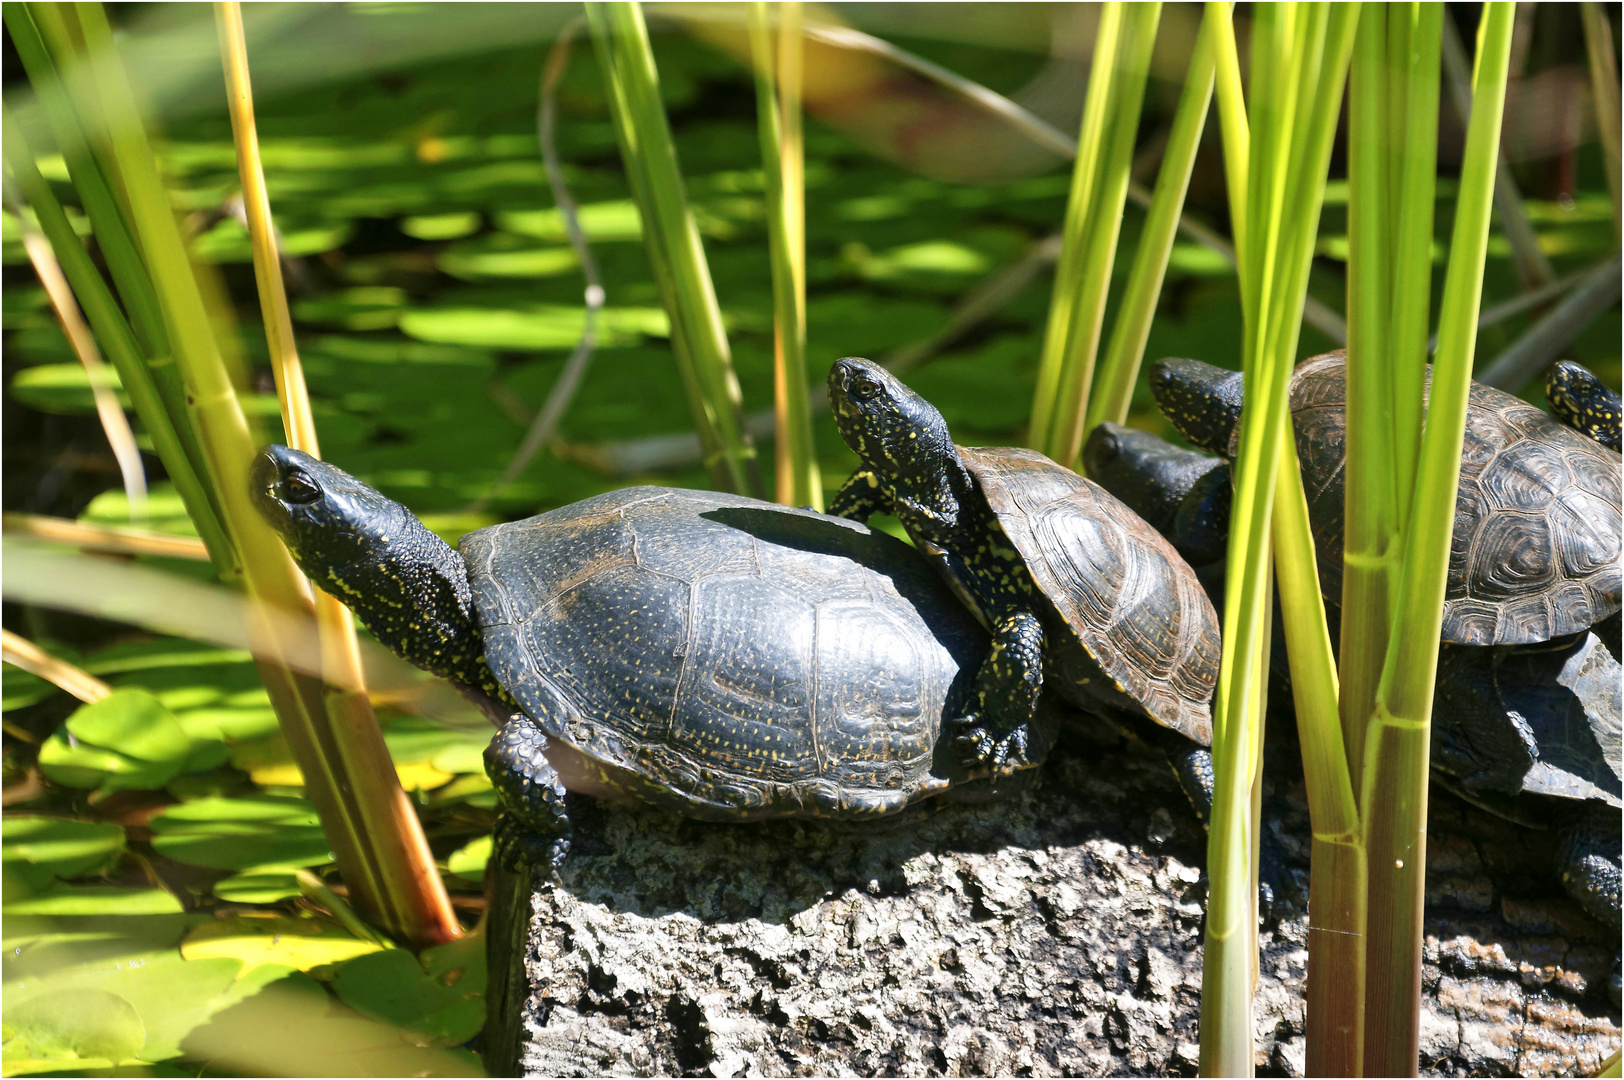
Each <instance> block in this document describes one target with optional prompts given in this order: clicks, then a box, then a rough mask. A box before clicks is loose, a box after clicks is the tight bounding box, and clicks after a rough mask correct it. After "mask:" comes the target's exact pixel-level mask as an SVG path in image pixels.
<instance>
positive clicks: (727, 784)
mask: <svg viewBox="0 0 1624 1080" xmlns="http://www.w3.org/2000/svg"><path fill="white" fill-rule="evenodd" d="M460 550H461V552H462V556H463V559H464V561H465V562H466V563H467V566H468V578H469V583H470V585H471V587H472V591H473V599H474V605H475V608H476V610H477V613H478V617H479V621H480V625H481V626H482V628H483V630H484V635H485V655H486V659H487V661H488V662H489V664H490V667H491V670H492V671H493V672H494V673H495V675H496V677H497V678H498V679H499V680H500V681H501V683H502V685H503V686H505V687H506V688H507V690H508V691H509V692H510V693H511V694H512V696H513V698H514V699H515V700H516V701H517V702H518V703H519V704H520V705H521V706H523V708H524V710H525V711H526V712H527V713H528V714H529V715H530V716H531V717H532V718H533V719H534V720H535V721H536V723H537V725H538V726H539V727H540V728H541V729H542V730H543V731H544V732H546V734H547V735H548V736H549V737H550V738H552V739H553V740H556V742H557V743H559V744H562V748H563V751H564V753H562V754H561V755H560V756H561V757H566V758H569V762H568V764H567V767H566V765H561V764H560V762H559V760H557V759H555V760H554V765H555V767H558V768H559V771H560V772H561V773H563V774H564V776H565V782H566V784H567V785H569V786H570V787H571V788H572V789H574V790H582V791H587V792H595V793H598V794H610V795H628V794H629V795H632V796H635V797H638V798H641V799H644V800H646V801H652V802H655V803H657V804H662V805H674V806H675V807H676V808H677V809H680V811H681V812H682V813H683V814H685V815H686V816H690V817H700V818H710V819H715V820H752V819H757V818H765V817H772V816H778V815H784V814H802V815H812V816H830V817H854V816H862V815H865V814H874V813H885V812H889V811H892V810H896V809H899V808H901V807H902V806H905V805H907V804H908V803H909V802H912V801H915V800H917V799H919V798H923V797H925V796H927V795H930V794H935V793H937V792H940V791H941V790H943V789H944V788H945V787H946V786H947V784H948V778H947V776H946V774H945V773H944V774H942V775H937V774H935V773H933V771H932V769H933V764H934V761H935V755H936V750H937V742H938V736H939V734H940V730H941V720H942V717H943V715H944V713H946V714H949V715H952V714H956V713H957V712H958V711H962V709H963V707H964V704H963V703H964V698H965V694H966V693H967V687H968V684H969V682H970V679H971V678H972V677H973V675H974V672H975V669H976V666H977V664H978V663H979V661H980V658H981V657H982V656H984V655H985V653H986V649H987V647H988V646H987V638H986V635H985V633H984V632H983V631H982V630H981V629H980V627H979V626H978V625H977V624H976V623H975V622H974V620H973V618H972V617H971V616H970V615H969V614H968V613H967V612H965V611H964V610H962V608H961V606H960V605H959V604H956V603H954V602H953V600H952V598H951V596H949V595H948V594H946V592H945V591H944V590H943V589H942V588H941V585H940V583H939V582H938V581H937V580H936V579H935V577H934V575H933V574H932V572H931V571H930V569H929V567H928V566H927V565H926V564H925V563H924V562H923V561H922V560H921V559H920V558H919V557H918V555H917V554H916V553H914V552H913V551H912V550H911V549H909V548H908V547H907V546H906V545H905V544H903V543H901V542H900V541H897V540H895V539H893V538H892V537H889V536H886V535H884V534H883V533H876V532H871V531H870V530H869V529H867V528H866V527H864V526H860V525H857V524H856V523H854V522H850V521H844V520H841V519H837V518H830V517H826V516H824V515H822V514H815V513H811V512H809V511H802V510H794V509H790V508H787V507H783V506H778V505H775V504H772V503H765V502H761V501H759V500H755V499H748V498H742V497H736V496H730V495H725V494H717V493H714V492H698V491H680V490H672V489H666V488H654V487H636V488H627V489H623V490H620V491H614V492H610V493H608V494H605V495H600V496H598V497H596V498H592V499H587V500H585V501H584V502H580V503H575V504H573V505H570V506H567V507H563V508H561V509H558V510H554V511H552V512H550V513H546V514H542V515H540V516H538V517H533V518H530V519H528V520H525V521H517V522H511V523H508V524H504V525H496V526H493V527H491V528H487V529H481V530H479V531H477V532H474V533H471V534H470V535H468V536H466V537H464V538H463V540H462V544H461V549H460ZM961 672H963V673H965V674H964V675H963V677H962V678H961ZM555 749H557V747H555ZM571 750H573V751H574V752H575V753H574V754H573V755H571V754H569V753H568V751H571ZM549 757H550V758H551V757H554V750H551V749H550V750H549ZM583 774H584V775H583Z"/></svg>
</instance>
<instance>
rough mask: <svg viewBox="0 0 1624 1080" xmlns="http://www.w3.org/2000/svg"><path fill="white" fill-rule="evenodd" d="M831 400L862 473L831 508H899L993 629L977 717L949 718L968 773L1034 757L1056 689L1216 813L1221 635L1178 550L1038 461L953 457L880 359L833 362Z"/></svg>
mask: <svg viewBox="0 0 1624 1080" xmlns="http://www.w3.org/2000/svg"><path fill="white" fill-rule="evenodd" d="M829 401H830V404H831V406H832V407H833V412H834V416H835V421H836V424H837V426H838V427H839V429H840V434H841V436H842V437H843V438H844V439H845V441H846V443H847V445H848V446H850V447H851V449H852V450H853V451H854V452H855V453H856V454H857V456H858V458H859V459H860V461H861V464H860V466H859V468H858V469H857V470H856V471H855V472H854V473H853V474H852V475H851V477H850V478H849V479H848V480H847V481H846V483H845V485H844V486H843V487H841V489H840V490H839V492H838V493H837V494H836V495H835V497H834V499H833V500H832V501H831V502H830V504H829V512H830V513H831V514H836V515H839V516H842V517H848V518H852V519H854V520H857V521H862V522H866V521H867V520H868V519H869V518H870V516H871V515H873V514H875V513H890V514H894V515H895V516H896V517H897V518H898V519H900V521H901V523H902V525H903V527H904V528H905V529H906V530H907V532H908V535H909V537H910V538H911V539H912V540H913V541H914V543H915V544H916V545H917V546H918V547H919V549H920V550H921V551H923V552H925V553H926V555H928V556H929V557H930V559H931V561H932V563H933V565H934V566H935V567H936V568H937V570H938V571H939V572H940V573H941V574H942V575H943V577H944V578H945V580H946V581H947V583H948V584H949V586H951V587H952V589H953V591H954V593H955V594H956V595H957V596H958V597H959V598H960V599H961V600H962V601H963V602H964V604H965V606H966V607H967V608H969V609H970V610H971V611H972V612H974V613H975V615H976V616H977V618H978V619H980V620H981V622H982V623H983V624H984V625H985V626H986V627H987V628H988V629H989V631H990V632H991V634H992V645H991V649H990V651H989V652H988V654H987V657H986V659H985V660H984V661H983V662H982V664H981V666H980V668H979V670H978V672H977V674H976V679H975V688H974V691H973V693H972V698H971V702H970V709H969V710H968V711H967V712H965V713H963V714H961V715H959V716H955V717H953V718H952V719H951V721H950V727H951V730H952V732H953V733H954V734H955V735H956V736H957V740H956V745H958V747H959V748H960V752H961V754H962V757H963V764H964V766H965V767H966V768H968V769H971V770H976V769H986V768H992V769H999V768H1006V767H1009V765H1010V763H1012V762H1014V763H1023V762H1027V761H1030V760H1031V759H1032V758H1033V757H1034V754H1035V746H1034V742H1033V739H1032V737H1031V735H1030V726H1031V724H1032V717H1033V715H1034V709H1035V707H1036V703H1037V701H1038V700H1039V695H1040V693H1042V692H1044V691H1045V690H1052V691H1053V692H1054V693H1055V694H1056V695H1057V696H1058V697H1060V698H1061V699H1063V700H1065V701H1067V702H1069V703H1070V704H1071V705H1073V706H1075V707H1077V708H1079V709H1081V710H1083V711H1085V712H1089V713H1093V714H1095V715H1099V716H1102V717H1105V718H1107V719H1110V720H1113V721H1116V722H1118V723H1119V724H1120V725H1121V726H1123V727H1124V728H1125V729H1126V730H1128V731H1129V732H1130V733H1131V734H1132V733H1137V734H1145V735H1148V736H1149V737H1150V739H1151V741H1154V742H1156V743H1158V744H1159V745H1160V746H1161V747H1162V748H1163V749H1164V750H1165V751H1166V752H1167V754H1168V756H1169V759H1170V761H1171V762H1172V764H1173V768H1174V772H1175V773H1176V774H1177V775H1178V777H1179V781H1180V783H1181V785H1182V786H1183V788H1184V790H1185V792H1186V793H1187V794H1188V795H1189V796H1190V799H1191V801H1192V803H1193V804H1194V806H1195V808H1196V810H1197V813H1198V814H1199V815H1200V816H1201V817H1202V818H1203V819H1205V818H1206V816H1207V814H1208V813H1209V812H1210V808H1211V804H1212V760H1211V754H1210V751H1209V750H1208V747H1210V746H1211V744H1212V711H1211V702H1212V695H1213V690H1214V687H1215V686H1216V684H1217V678H1218V660H1219V654H1220V641H1219V628H1218V620H1217V616H1216V614H1215V613H1214V611H1213V607H1212V603H1211V602H1210V601H1209V600H1208V599H1207V596H1206V594H1205V593H1204V592H1203V590H1202V588H1201V584H1200V582H1199V581H1197V580H1196V578H1195V575H1194V573H1193V572H1192V571H1191V569H1190V567H1189V565H1188V564H1187V563H1185V561H1184V560H1183V559H1182V558H1180V557H1179V555H1178V553H1177V552H1176V551H1174V550H1173V548H1172V546H1171V545H1170V544H1168V542H1167V541H1166V540H1164V539H1163V538H1162V537H1161V536H1160V535H1159V534H1158V533H1157V532H1156V531H1155V530H1154V529H1152V528H1151V527H1150V526H1149V525H1147V524H1146V523H1145V521H1144V520H1143V519H1142V518H1140V517H1139V516H1138V515H1137V514H1135V513H1133V512H1132V511H1131V510H1129V509H1128V508H1127V507H1126V506H1125V505H1123V504H1122V502H1121V501H1119V500H1118V499H1116V498H1115V497H1113V496H1112V495H1111V494H1110V493H1109V492H1107V491H1106V490H1105V489H1104V488H1102V487H1100V486H1099V485H1098V484H1095V483H1093V482H1091V481H1089V480H1086V479H1084V478H1083V477H1080V476H1078V475H1077V474H1076V473H1075V472H1073V471H1071V470H1070V469H1066V468H1063V467H1062V466H1060V465H1058V464H1056V463H1055V462H1053V461H1051V460H1049V459H1048V458H1046V457H1044V456H1043V455H1042V454H1039V453H1036V452H1035V451H1031V450H1025V449H1019V448H1011V447H980V448H972V447H963V446H955V445H954V443H953V441H952V438H951V437H950V436H949V433H948V429H947V424H946V422H945V421H944V420H943V419H942V415H941V413H939V412H938V411H937V410H936V409H935V408H934V407H932V406H931V405H930V403H929V402H927V401H925V400H924V399H923V398H921V397H920V396H919V395H917V394H915V393H914V392H913V391H911V390H909V389H908V388H907V387H906V386H904V385H903V384H902V383H901V382H900V381H899V380H898V379H897V378H896V377H895V376H893V375H892V374H891V373H889V372H888V371H886V370H885V369H884V368H882V367H880V366H879V365H878V364H875V363H873V362H871V361H869V360H865V359H863V358H861V357H846V358H843V359H841V360H838V361H836V362H835V364H834V365H833V367H832V368H831V370H830V372H829ZM1144 720H1149V721H1152V723H1151V724H1150V725H1148V726H1147V725H1144V724H1143V723H1142V721H1144Z"/></svg>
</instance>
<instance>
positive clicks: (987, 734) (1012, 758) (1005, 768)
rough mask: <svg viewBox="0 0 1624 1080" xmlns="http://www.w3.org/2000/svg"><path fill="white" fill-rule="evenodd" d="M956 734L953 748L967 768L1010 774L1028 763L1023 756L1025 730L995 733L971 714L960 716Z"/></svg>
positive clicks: (1026, 757)
mask: <svg viewBox="0 0 1624 1080" xmlns="http://www.w3.org/2000/svg"><path fill="white" fill-rule="evenodd" d="M954 727H955V729H956V734H955V735H954V738H953V746H954V749H955V750H957V751H958V754H959V760H960V761H961V762H962V763H963V764H964V766H965V767H966V768H967V769H970V770H972V771H975V772H983V771H985V770H988V769H990V770H991V771H992V772H994V773H1006V772H1013V771H1015V770H1017V769H1024V768H1026V767H1027V766H1028V765H1030V764H1031V760H1030V759H1029V758H1028V756H1027V737H1026V727H1025V726H1024V725H1023V726H1021V727H1018V728H1016V729H1015V730H1014V731H1010V732H1005V733H1002V734H1000V733H998V732H996V731H994V730H992V729H990V728H989V727H988V726H987V725H985V724H983V723H982V722H981V718H980V717H979V716H976V715H975V714H973V713H972V714H970V715H968V716H963V717H960V718H959V719H958V720H957V721H955V723H954Z"/></svg>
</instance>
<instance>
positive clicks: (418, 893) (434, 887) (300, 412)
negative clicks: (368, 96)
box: [215, 3, 462, 941]
mask: <svg viewBox="0 0 1624 1080" xmlns="http://www.w3.org/2000/svg"><path fill="white" fill-rule="evenodd" d="M215 19H216V23H217V24H218V27H219V33H220V51H221V59H222V61H223V63H224V66H225V71H226V92H227V99H228V101H229V104H230V112H231V127H232V134H233V135H234V137H235V141H236V147H237V168H238V173H239V175H240V176H241V178H242V188H243V209H244V211H245V216H246V217H247V220H248V234H249V239H250V242H251V244H252V247H253V258H254V279H255V281H256V283H257V285H258V288H259V301H260V310H261V313H262V316H263V318H264V322H265V339H266V342H267V344H268V345H269V348H270V354H271V370H272V371H273V372H274V377H275V380H276V390H277V397H278V399H279V400H280V402H281V408H282V425H283V428H284V429H285V431H286V433H287V440H288V445H289V446H292V447H294V448H295V449H298V450H303V451H304V452H305V453H307V454H310V455H312V456H317V457H319V456H320V449H319V448H318V445H317V440H316V425H315V418H314V416H313V415H312V413H311V410H310V396H309V393H308V392H307V390H306V388H305V381H304V374H303V369H302V368H301V366H300V364H299V351H298V348H297V345H296V343H295V341H294V337H293V316H292V313H291V312H290V310H289V308H288V298H287V292H286V290H285V288H284V287H283V284H282V264H281V259H280V257H279V253H278V251H277V246H276V229H275V227H274V225H273V224H272V221H271V204H270V199H269V197H268V195H267V194H266V190H265V171H264V166H263V164H262V163H261V161H260V155H259V135H258V131H257V129H256V126H255V123H254V96H253V88H252V85H251V82H250V79H249V73H248V43H247V41H246V40H245V37H244V34H243V23H242V8H241V6H240V5H239V4H236V3H219V4H216V5H215ZM294 573H295V574H297V571H294ZM314 606H315V616H316V632H317V637H318V640H319V641H320V643H321V656H322V681H323V682H324V684H325V692H324V694H323V702H324V704H325V706H326V712H327V721H328V731H329V733H330V736H331V738H332V740H333V743H334V746H335V748H336V749H337V750H338V751H339V753H340V754H341V755H342V757H341V760H342V762H343V763H344V766H345V772H346V774H347V775H346V779H347V780H348V782H349V785H350V786H349V788H348V790H347V792H346V794H347V796H348V798H349V800H350V801H351V802H352V803H353V806H354V809H355V811H356V812H357V814H358V816H359V819H360V825H361V827H362V829H363V835H365V836H366V837H368V838H369V839H370V840H371V843H372V848H371V856H372V858H373V860H374V861H375V862H376V864H377V869H376V874H375V875H374V876H375V877H376V879H377V882H378V886H377V887H378V889H379V890H380V891H379V896H378V898H379V900H380V901H381V902H382V905H383V912H384V916H385V918H386V920H387V922H388V925H390V926H391V927H393V928H396V929H397V930H398V931H400V932H402V933H403V934H404V935H405V936H406V937H407V938H409V939H410V940H412V941H447V940H450V939H451V938H455V937H457V936H458V935H460V934H461V933H462V928H461V927H460V926H459V925H458V923H457V917H456V914H455V912H453V911H452V909H451V901H450V898H449V897H448V896H447V895H446V891H445V885H444V883H443V882H442V881H441V880H440V875H439V873H438V872H437V871H436V869H435V866H434V854H433V852H431V851H430V850H429V844H428V840H427V838H426V837H425V836H424V835H423V826H422V823H421V822H420V821H418V818H417V813H416V811H415V810H413V808H412V804H411V803H410V801H408V799H407V797H406V793H405V791H403V790H402V789H401V786H400V781H399V778H398V776H397V774H396V772H395V769H394V765H393V763H392V762H391V760H390V757H389V749H388V747H387V746H386V745H385V744H384V741H383V732H382V731H381V729H379V727H378V720H377V717H376V716H375V715H374V714H373V712H372V704H371V702H370V701H368V700H367V693H366V683H365V679H364V677H363V675H362V671H361V652H360V647H359V644H358V643H357V641H356V636H355V622H354V620H353V619H352V618H351V616H350V613H349V609H348V608H346V607H345V606H344V605H343V604H342V603H340V602H339V601H338V600H337V599H335V598H334V597H332V596H330V595H328V594H327V593H325V592H320V591H318V592H317V593H316V595H315V597H314ZM345 910H346V911H347V910H348V909H345ZM352 918H353V915H352Z"/></svg>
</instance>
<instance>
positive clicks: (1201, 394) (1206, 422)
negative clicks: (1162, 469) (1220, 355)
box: [1150, 359, 1243, 457]
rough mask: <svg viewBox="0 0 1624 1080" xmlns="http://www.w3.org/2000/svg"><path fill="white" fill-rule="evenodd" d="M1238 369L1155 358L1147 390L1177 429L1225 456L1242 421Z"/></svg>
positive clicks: (1197, 361) (1203, 445) (1205, 447)
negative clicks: (1229, 369)
mask: <svg viewBox="0 0 1624 1080" xmlns="http://www.w3.org/2000/svg"><path fill="white" fill-rule="evenodd" d="M1242 385H1243V384H1242V382H1241V373H1240V372H1238V371H1225V370H1224V369H1223V368H1218V367H1213V366H1212V365H1211V364H1203V363H1202V362H1201V361H1199V360H1176V359H1167V360H1158V361H1156V362H1155V363H1154V364H1152V365H1151V366H1150V392H1151V393H1152V394H1154V395H1155V397H1156V405H1157V407H1158V408H1160V409H1161V410H1162V413H1163V415H1165V416H1166V417H1167V418H1168V419H1169V420H1171V421H1172V422H1173V426H1174V427H1176V428H1178V429H1179V433H1180V434H1182V435H1183V436H1184V437H1185V438H1186V439H1189V440H1190V441H1191V442H1193V443H1195V445H1197V446H1199V447H1201V448H1202V449H1203V450H1210V451H1212V452H1213V453H1214V454H1222V455H1223V456H1224V457H1228V456H1229V453H1230V446H1231V444H1232V441H1233V440H1234V437H1235V429H1236V428H1238V427H1239V426H1240V422H1241V393H1242Z"/></svg>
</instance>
